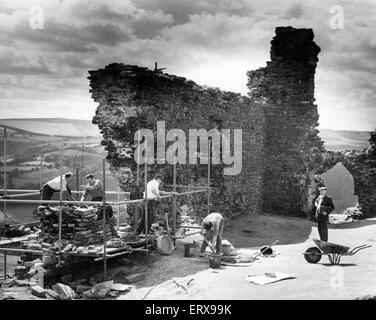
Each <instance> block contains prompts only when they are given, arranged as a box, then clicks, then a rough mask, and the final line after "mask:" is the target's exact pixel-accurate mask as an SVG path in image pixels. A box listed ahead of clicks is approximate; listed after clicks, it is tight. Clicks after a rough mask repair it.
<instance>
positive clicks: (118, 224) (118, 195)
mask: <svg viewBox="0 0 376 320" xmlns="http://www.w3.org/2000/svg"><path fill="white" fill-rule="evenodd" d="M117 202H118V203H119V202H120V187H119V186H118V194H117ZM117 227H118V228H119V227H120V204H119V205H118V219H117Z"/></svg>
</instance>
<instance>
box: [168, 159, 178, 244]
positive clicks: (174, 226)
mask: <svg viewBox="0 0 376 320" xmlns="http://www.w3.org/2000/svg"><path fill="white" fill-rule="evenodd" d="M172 180H173V181H172V183H173V187H172V191H173V192H174V195H173V197H172V236H173V242H174V245H175V243H176V241H175V236H176V194H175V192H176V158H175V161H174V165H173V178H172ZM167 231H168V230H167Z"/></svg>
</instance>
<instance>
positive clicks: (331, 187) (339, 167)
mask: <svg viewBox="0 0 376 320" xmlns="http://www.w3.org/2000/svg"><path fill="white" fill-rule="evenodd" d="M321 177H322V179H323V180H324V182H325V185H326V186H327V187H328V196H330V197H331V198H332V199H333V202H334V206H335V207H336V209H335V211H334V212H335V213H343V211H344V210H345V209H347V208H349V207H353V206H355V205H356V204H357V203H358V196H357V195H354V178H353V176H352V175H351V173H350V172H349V171H348V170H347V169H346V168H345V167H344V166H343V164H342V163H337V164H336V165H335V166H334V167H333V168H331V169H330V170H328V171H327V172H325V173H323V174H322V175H321Z"/></svg>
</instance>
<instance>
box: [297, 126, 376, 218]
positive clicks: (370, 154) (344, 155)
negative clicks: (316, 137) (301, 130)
mask: <svg viewBox="0 0 376 320" xmlns="http://www.w3.org/2000/svg"><path fill="white" fill-rule="evenodd" d="M370 134H371V138H370V147H369V148H368V149H366V150H363V151H358V150H351V151H350V150H346V151H327V152H320V150H318V149H312V150H311V153H310V154H309V155H307V156H306V158H305V159H304V160H305V165H306V168H307V172H308V176H309V179H310V181H311V183H310V186H309V195H308V203H307V209H308V210H309V208H310V207H311V201H312V198H313V197H314V194H315V193H316V194H317V189H318V187H319V184H320V183H318V182H317V181H315V176H317V175H319V176H320V175H322V174H324V173H326V172H328V171H329V170H331V169H332V168H334V167H335V166H336V165H337V164H341V165H342V166H343V167H344V168H345V169H346V170H347V171H348V172H349V173H350V175H351V176H352V178H353V180H354V192H353V194H354V195H355V196H357V197H358V203H359V206H360V209H361V211H362V213H363V217H364V218H367V217H372V216H375V215H376V132H371V133H370ZM321 183H322V182H321Z"/></svg>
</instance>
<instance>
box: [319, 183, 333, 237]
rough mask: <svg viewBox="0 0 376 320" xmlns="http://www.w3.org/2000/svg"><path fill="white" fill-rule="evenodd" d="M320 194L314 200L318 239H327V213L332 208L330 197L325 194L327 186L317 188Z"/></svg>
mask: <svg viewBox="0 0 376 320" xmlns="http://www.w3.org/2000/svg"><path fill="white" fill-rule="evenodd" d="M319 191H320V195H319V196H318V197H317V199H316V201H315V207H316V219H317V229H318V231H319V235H320V240H322V241H328V221H329V214H330V213H331V212H332V211H333V210H334V204H333V200H332V198H330V197H328V196H327V195H326V192H327V188H326V187H321V188H319Z"/></svg>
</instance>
